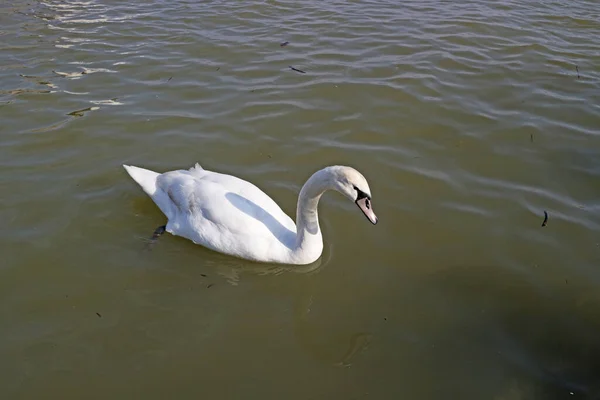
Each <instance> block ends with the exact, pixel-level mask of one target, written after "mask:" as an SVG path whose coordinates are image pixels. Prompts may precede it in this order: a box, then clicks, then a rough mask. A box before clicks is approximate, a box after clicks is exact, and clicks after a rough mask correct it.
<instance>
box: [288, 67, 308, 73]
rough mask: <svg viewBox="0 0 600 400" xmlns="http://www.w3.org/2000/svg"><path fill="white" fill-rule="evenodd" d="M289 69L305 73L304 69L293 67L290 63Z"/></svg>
mask: <svg viewBox="0 0 600 400" xmlns="http://www.w3.org/2000/svg"><path fill="white" fill-rule="evenodd" d="M290 69H291V70H292V71H296V72H300V73H301V74H305V73H306V72H305V71H302V70H301V69H298V68H294V67H292V66H291V65H290Z"/></svg>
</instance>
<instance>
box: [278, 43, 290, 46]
mask: <svg viewBox="0 0 600 400" xmlns="http://www.w3.org/2000/svg"><path fill="white" fill-rule="evenodd" d="M288 44H290V42H283V43H281V44H280V46H281V47H285V46H287V45H288Z"/></svg>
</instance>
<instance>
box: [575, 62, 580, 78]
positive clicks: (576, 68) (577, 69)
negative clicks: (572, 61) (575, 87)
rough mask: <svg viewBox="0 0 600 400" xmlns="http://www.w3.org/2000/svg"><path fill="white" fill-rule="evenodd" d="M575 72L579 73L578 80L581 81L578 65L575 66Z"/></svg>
mask: <svg viewBox="0 0 600 400" xmlns="http://www.w3.org/2000/svg"><path fill="white" fill-rule="evenodd" d="M575 70H576V71H577V79H580V78H581V77H580V76H579V67H578V66H577V65H575Z"/></svg>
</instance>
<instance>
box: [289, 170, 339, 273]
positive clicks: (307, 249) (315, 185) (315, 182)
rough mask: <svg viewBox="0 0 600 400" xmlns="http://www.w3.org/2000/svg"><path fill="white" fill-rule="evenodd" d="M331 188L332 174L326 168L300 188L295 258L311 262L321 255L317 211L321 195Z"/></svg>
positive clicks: (332, 185)
mask: <svg viewBox="0 0 600 400" xmlns="http://www.w3.org/2000/svg"><path fill="white" fill-rule="evenodd" d="M333 187H334V182H333V174H332V173H331V172H330V171H329V170H328V169H327V168H325V169H322V170H320V171H317V172H315V173H314V174H313V175H312V176H311V177H310V178H309V179H308V181H306V183H305V184H304V186H303V187H302V190H301V191H300V195H299V196H298V207H297V209H296V245H295V247H294V250H293V252H294V256H295V257H296V258H298V257H299V258H302V259H304V260H307V259H308V260H311V261H310V262H312V261H314V260H316V259H317V258H319V256H320V255H321V252H322V251H323V237H322V235H321V228H320V227H319V214H318V211H317V209H318V206H319V200H320V199H321V196H322V195H323V193H324V192H325V191H326V190H328V189H333ZM313 259H314V260H313Z"/></svg>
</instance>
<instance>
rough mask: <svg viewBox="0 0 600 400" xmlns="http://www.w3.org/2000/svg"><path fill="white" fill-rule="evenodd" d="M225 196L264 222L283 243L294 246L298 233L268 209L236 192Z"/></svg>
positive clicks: (239, 207) (234, 204)
mask: <svg viewBox="0 0 600 400" xmlns="http://www.w3.org/2000/svg"><path fill="white" fill-rule="evenodd" d="M225 198H226V199H227V200H229V202H230V203H231V204H232V205H233V206H234V207H235V208H237V209H238V210H240V211H241V212H243V213H244V214H246V215H249V216H250V217H252V218H254V219H256V220H257V221H259V222H262V223H263V224H264V225H265V226H266V227H267V229H269V231H271V233H272V234H273V236H275V238H276V239H277V240H279V242H281V244H283V245H284V246H286V247H287V248H288V249H290V250H291V249H292V248H293V246H294V244H295V240H296V233H295V232H292V231H291V230H289V229H288V228H286V227H285V226H283V225H282V224H281V222H279V221H277V219H276V218H275V217H273V216H272V215H271V214H270V213H269V212H268V211H267V210H265V209H264V208H262V207H261V206H259V205H257V204H256V203H254V202H253V201H251V200H248V199H247V198H245V197H243V196H240V195H239V194H236V193H232V192H228V193H227V194H225Z"/></svg>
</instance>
